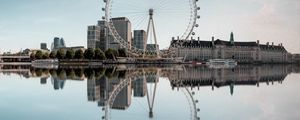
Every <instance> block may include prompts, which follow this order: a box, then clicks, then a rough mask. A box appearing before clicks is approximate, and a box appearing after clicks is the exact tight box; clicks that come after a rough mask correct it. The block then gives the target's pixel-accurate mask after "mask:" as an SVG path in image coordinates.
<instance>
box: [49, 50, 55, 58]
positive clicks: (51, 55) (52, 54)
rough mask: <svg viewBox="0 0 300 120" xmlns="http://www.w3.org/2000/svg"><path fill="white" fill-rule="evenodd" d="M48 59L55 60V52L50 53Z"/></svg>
mask: <svg viewBox="0 0 300 120" xmlns="http://www.w3.org/2000/svg"><path fill="white" fill-rule="evenodd" d="M49 57H50V58H52V59H54V58H56V52H55V51H51V53H50V55H49Z"/></svg>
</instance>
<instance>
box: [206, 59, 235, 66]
mask: <svg viewBox="0 0 300 120" xmlns="http://www.w3.org/2000/svg"><path fill="white" fill-rule="evenodd" d="M206 65H208V66H209V67H210V68H234V67H235V66H236V65H237V61H235V60H233V59H210V60H209V61H208V62H206Z"/></svg>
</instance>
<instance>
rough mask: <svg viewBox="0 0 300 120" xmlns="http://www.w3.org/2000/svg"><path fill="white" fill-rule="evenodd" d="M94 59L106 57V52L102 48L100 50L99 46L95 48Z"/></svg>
mask: <svg viewBox="0 0 300 120" xmlns="http://www.w3.org/2000/svg"><path fill="white" fill-rule="evenodd" d="M94 59H97V60H105V59H106V56H105V53H104V52H103V51H102V50H100V49H99V48H97V49H95V56H94Z"/></svg>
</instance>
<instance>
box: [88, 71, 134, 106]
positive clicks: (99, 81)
mask: <svg viewBox="0 0 300 120" xmlns="http://www.w3.org/2000/svg"><path fill="white" fill-rule="evenodd" d="M121 80H123V79H122V78H118V77H112V78H108V77H106V76H102V77H99V78H93V79H88V82H87V85H88V86H87V88H88V100H89V101H97V102H98V106H104V105H105V103H106V102H107V100H108V98H109V96H110V95H111V93H112V91H113V90H114V88H115V87H117V85H118V84H119V83H120V81H121ZM130 104H131V84H129V85H126V86H125V87H124V88H123V89H122V90H121V91H120V92H119V93H118V95H117V96H116V99H115V101H114V104H113V106H112V108H113V109H127V108H128V107H129V106H130Z"/></svg>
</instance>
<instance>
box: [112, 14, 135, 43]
mask: <svg viewBox="0 0 300 120" xmlns="http://www.w3.org/2000/svg"><path fill="white" fill-rule="evenodd" d="M111 20H112V22H113V24H114V27H115V29H116V30H117V32H118V34H119V35H120V36H121V37H122V38H123V39H124V40H125V41H126V42H127V43H128V45H129V48H131V40H132V33H131V23H130V21H129V19H128V18H126V17H117V18H112V19H111Z"/></svg>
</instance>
